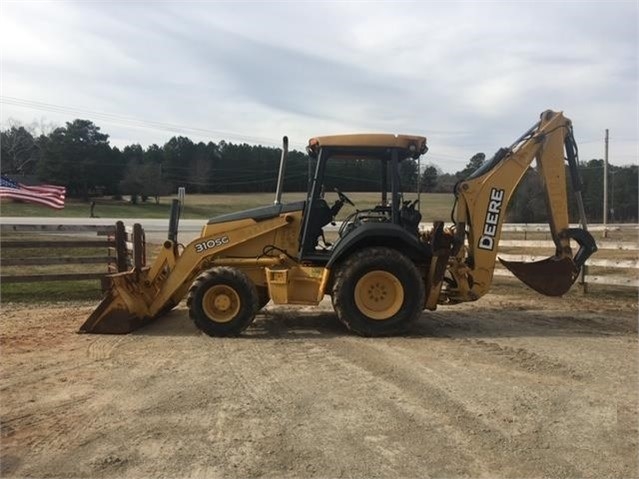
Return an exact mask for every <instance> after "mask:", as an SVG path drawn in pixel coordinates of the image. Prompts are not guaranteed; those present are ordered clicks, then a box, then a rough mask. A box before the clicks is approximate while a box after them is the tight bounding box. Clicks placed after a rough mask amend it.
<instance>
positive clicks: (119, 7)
mask: <svg viewBox="0 0 639 479" xmlns="http://www.w3.org/2000/svg"><path fill="white" fill-rule="evenodd" d="M637 10H638V7H637V4H636V3H634V2H614V1H613V2H605V3H604V2H602V3H596V2H590V3H567V2H543V3H542V4H539V2H530V3H529V2H521V3H508V4H506V3H500V2H492V3H491V2H452V3H449V2H447V3H443V2H441V3H440V2H435V3H431V2H428V3H417V2H415V3H412V2H399V3H398V2H376V3H361V2H310V3H306V2H304V3H301V2H300V3H291V2H286V3H276V2H269V3H266V2H264V3H261V2H247V3H244V2H240V3H233V2H212V3H166V2H159V3H144V2H143V3H119V2H114V3H106V2H97V3H58V2H56V3H44V2H25V1H23V2H11V3H9V2H3V4H2V15H0V17H1V18H2V20H1V21H2V25H1V27H2V28H1V29H0V31H1V32H0V42H1V45H2V95H3V96H4V97H17V98H21V99H25V100H29V101H32V102H44V103H48V104H54V105H62V106H65V107H73V108H79V109H81V110H83V111H86V112H87V114H86V115H84V117H86V118H89V119H91V114H90V112H102V113H107V114H112V115H117V116H118V118H117V119H116V118H114V117H112V116H109V117H105V116H101V117H99V118H98V117H97V116H96V118H95V122H96V124H98V125H100V126H101V127H102V130H103V131H105V132H107V133H109V134H110V135H111V137H112V141H113V142H114V143H116V144H118V145H120V146H122V145H123V144H126V143H131V142H140V143H142V144H149V143H152V142H155V143H159V144H162V143H164V142H165V141H167V140H168V139H169V138H170V136H172V134H173V133H172V131H167V128H158V127H157V126H155V127H153V125H149V124H147V125H146V127H147V128H140V127H139V126H135V125H136V124H135V123H132V122H130V121H124V120H123V119H122V117H126V118H136V119H140V120H145V121H147V122H161V123H168V124H173V125H179V126H182V127H190V128H187V129H182V130H181V129H179V128H173V132H175V133H182V134H187V135H188V136H191V137H192V138H193V139H202V140H212V141H218V140H220V139H226V140H230V141H248V142H251V143H258V142H259V143H262V144H271V145H279V142H280V139H281V136H282V135H284V134H287V135H288V136H289V137H290V138H291V142H292V145H294V146H295V147H299V148H301V147H302V146H303V145H304V144H305V143H306V141H307V138H308V137H310V136H314V135H318V134H327V133H339V132H355V131H390V132H395V133H399V132H406V133H416V134H424V135H426V136H427V137H429V142H430V147H431V150H430V155H432V157H433V159H435V160H436V161H440V159H441V161H442V162H444V161H445V163H446V164H441V165H440V166H441V167H442V168H443V169H444V170H446V171H455V170H457V169H459V168H461V167H463V165H464V164H465V163H466V162H467V160H468V158H470V156H472V155H473V154H474V153H476V152H478V151H484V152H485V153H486V154H487V155H491V154H492V153H493V152H494V151H495V150H496V149H497V148H499V147H500V146H504V145H507V144H510V142H511V141H512V140H514V138H516V137H517V136H519V134H520V133H522V132H523V131H524V130H525V129H527V128H528V127H529V126H530V125H531V124H532V123H534V122H535V121H536V119H537V117H538V115H539V113H540V112H541V111H542V110H545V109H547V108H552V109H557V110H564V111H565V112H566V115H567V116H569V117H570V118H572V119H573V122H574V124H575V130H576V133H577V136H578V140H579V138H580V136H581V137H582V138H583V139H584V144H583V145H582V146H581V148H580V151H581V157H582V159H589V158H593V157H600V156H601V151H602V146H601V144H599V143H598V142H597V141H595V140H597V139H599V138H602V137H603V130H604V129H606V128H609V129H610V130H611V135H612V136H613V138H615V139H616V141H617V142H618V143H617V144H614V145H611V146H612V148H611V151H615V152H616V153H617V157H616V158H615V157H613V159H612V160H613V162H615V161H617V162H618V163H619V164H622V163H631V162H636V161H637V148H636V145H637V143H638V141H639V140H638V136H639V135H638V131H637V129H638V126H637V118H638V117H637V86H638V78H637V56H638V51H637V22H636V19H637ZM32 106H33V105H32ZM0 107H1V111H0V121H2V122H6V121H7V119H8V118H10V117H12V118H18V119H21V120H22V121H24V122H26V123H30V122H31V121H32V120H33V119H34V118H40V117H42V115H46V116H47V118H49V119H51V120H53V121H57V122H59V123H62V122H64V121H69V120H72V119H73V118H76V117H78V116H79V115H78V114H77V113H75V112H67V113H64V112H58V113H54V112H52V111H41V110H37V109H34V108H22V107H18V106H16V105H14V104H9V103H7V102H5V103H2V104H0ZM153 128H155V129H153ZM168 130H171V128H168ZM183 132H186V133H183ZM438 155H439V156H438Z"/></svg>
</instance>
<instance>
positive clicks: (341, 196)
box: [333, 188, 355, 206]
mask: <svg viewBox="0 0 639 479" xmlns="http://www.w3.org/2000/svg"><path fill="white" fill-rule="evenodd" d="M333 191H335V193H337V196H339V199H340V200H342V201H343V202H344V203H348V204H349V205H351V206H355V203H353V202H352V201H351V200H350V198H349V197H348V196H346V195H345V194H344V193H342V192H341V191H340V190H339V188H334V189H333Z"/></svg>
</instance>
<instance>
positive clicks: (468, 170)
mask: <svg viewBox="0 0 639 479" xmlns="http://www.w3.org/2000/svg"><path fill="white" fill-rule="evenodd" d="M485 160H486V155H485V154H484V153H475V154H474V155H473V156H472V158H471V159H470V160H469V161H468V164H467V165H466V167H465V168H464V169H463V170H461V171H458V172H457V173H455V176H456V177H457V179H458V180H465V179H466V178H468V177H469V176H470V175H471V174H472V173H473V172H475V171H476V170H477V169H479V168H480V167H481V166H482V165H483V164H484V161H485Z"/></svg>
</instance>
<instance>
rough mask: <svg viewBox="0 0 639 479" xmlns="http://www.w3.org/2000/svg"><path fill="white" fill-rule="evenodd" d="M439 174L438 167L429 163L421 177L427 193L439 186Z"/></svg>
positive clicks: (423, 187)
mask: <svg viewBox="0 0 639 479" xmlns="http://www.w3.org/2000/svg"><path fill="white" fill-rule="evenodd" d="M438 175H439V173H438V171H437V168H436V167H435V166H433V165H428V166H427V167H426V169H425V170H424V172H423V173H422V177H421V189H422V191H424V192H426V193H431V192H433V191H435V187H436V186H437V176H438Z"/></svg>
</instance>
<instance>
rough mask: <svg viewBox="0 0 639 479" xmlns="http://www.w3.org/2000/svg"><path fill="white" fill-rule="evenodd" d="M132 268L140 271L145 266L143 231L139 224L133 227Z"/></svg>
mask: <svg viewBox="0 0 639 479" xmlns="http://www.w3.org/2000/svg"><path fill="white" fill-rule="evenodd" d="M133 266H134V268H135V270H136V271H140V270H141V269H142V267H143V266H146V251H145V242H144V230H143V229H142V225H141V224H139V223H135V224H134V225H133Z"/></svg>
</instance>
